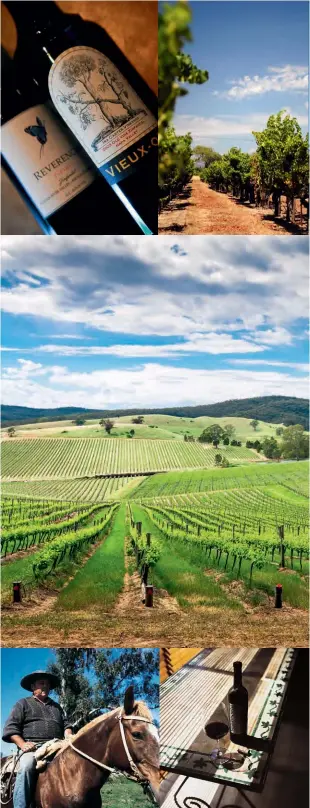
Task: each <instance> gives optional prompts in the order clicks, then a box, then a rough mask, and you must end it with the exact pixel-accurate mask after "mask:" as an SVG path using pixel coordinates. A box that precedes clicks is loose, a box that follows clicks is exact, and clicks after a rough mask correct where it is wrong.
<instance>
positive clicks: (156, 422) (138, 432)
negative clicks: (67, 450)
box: [2, 414, 280, 442]
mask: <svg viewBox="0 0 310 808" xmlns="http://www.w3.org/2000/svg"><path fill="white" fill-rule="evenodd" d="M133 417H134V416H128V415H123V416H120V417H116V418H112V419H111V420H113V421H114V424H115V426H114V429H113V431H112V434H111V438H113V436H114V437H115V436H119V437H125V436H126V435H127V432H128V431H129V430H130V429H134V430H135V438H149V439H152V438H157V439H160V438H162V439H169V440H172V439H176V440H178V439H179V440H180V439H181V440H182V439H183V436H184V433H185V432H190V433H191V434H192V435H194V437H198V436H199V435H200V434H201V432H202V430H203V429H205V428H206V427H208V426H210V424H219V425H220V426H222V427H223V428H225V426H226V425H227V424H232V425H233V426H234V427H235V429H236V435H235V437H236V439H237V440H242V441H243V442H245V441H246V440H253V439H254V440H255V438H258V439H259V440H261V439H263V438H264V437H273V436H276V429H277V428H278V426H280V424H269V423H266V422H264V421H259V423H258V427H257V429H256V431H255V432H254V430H253V428H252V427H251V426H250V419H249V418H226V417H225V418H211V417H209V416H201V417H200V418H180V417H178V416H174V415H156V414H155V415H145V416H144V423H143V424H133V423H132V418H133ZM6 431H7V430H6V429H2V433H3V434H5V433H6ZM16 433H17V437H23V434H26V435H27V433H31V435H34V436H35V437H40V436H41V437H44V436H45V437H55V438H57V437H64V438H66V437H78V438H80V437H99V436H100V435H101V436H102V437H106V432H105V430H104V429H103V427H101V426H100V425H99V418H95V419H87V421H86V423H85V424H84V425H83V426H79V427H78V426H74V424H73V423H72V421H71V420H70V421H69V420H68V421H46V422H45V423H38V424H22V425H21V426H17V427H16ZM135 438H134V439H135Z"/></svg>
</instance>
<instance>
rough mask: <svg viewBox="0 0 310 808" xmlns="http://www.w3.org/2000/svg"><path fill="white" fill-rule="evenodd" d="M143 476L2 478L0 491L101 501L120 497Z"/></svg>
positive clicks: (129, 490) (22, 495)
mask: <svg viewBox="0 0 310 808" xmlns="http://www.w3.org/2000/svg"><path fill="white" fill-rule="evenodd" d="M142 480H144V477H143V476H141V477H125V476H123V477H90V478H89V479H88V478H77V479H72V480H62V479H56V480H32V481H30V482H29V481H25V480H19V481H17V482H11V483H7V482H3V483H2V494H4V495H5V494H8V495H9V496H16V497H32V498H33V497H38V498H39V499H54V498H55V499H57V500H70V499H73V500H74V499H76V500H79V502H102V501H103V500H106V499H108V500H111V499H119V498H120V497H123V496H124V495H127V494H129V493H130V492H131V490H132V489H133V488H134V487H136V486H137V485H139V483H140V482H141V481H142Z"/></svg>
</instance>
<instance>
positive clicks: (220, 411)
mask: <svg viewBox="0 0 310 808" xmlns="http://www.w3.org/2000/svg"><path fill="white" fill-rule="evenodd" d="M78 413H83V415H85V417H87V418H98V419H99V418H105V417H112V418H115V417H117V416H125V417H128V416H130V415H137V414H141V415H156V414H157V413H158V414H160V415H171V416H177V417H179V418H200V417H202V416H209V417H211V418H222V417H225V418H229V419H231V418H232V417H240V418H249V419H252V418H257V419H258V420H261V421H269V422H270V423H274V424H280V423H284V424H285V425H289V424H302V426H304V427H305V429H308V428H309V403H308V401H307V399H305V398H295V397H293V396H292V397H290V396H259V397H257V398H244V399H233V400H231V401H222V402H219V403H217V404H199V405H198V406H195V407H190V406H189V407H186V406H185V407H182V406H181V407H178V406H177V405H176V406H175V407H166V408H164V409H160V410H158V409H156V410H155V409H148V410H141V409H134V408H132V409H130V410H128V409H127V410H125V409H123V410H121V409H115V410H100V411H99V410H91V409H83V408H79V407H60V408H57V409H49V408H48V409H34V408H33V409H32V408H30V407H16V406H11V405H6V404H5V405H2V407H1V420H2V426H3V427H5V426H9V425H10V424H22V423H24V424H25V423H30V422H32V423H34V422H35V421H37V420H38V419H40V420H44V421H55V420H58V421H61V420H70V419H71V420H72V417H73V416H75V415H77V414H78Z"/></svg>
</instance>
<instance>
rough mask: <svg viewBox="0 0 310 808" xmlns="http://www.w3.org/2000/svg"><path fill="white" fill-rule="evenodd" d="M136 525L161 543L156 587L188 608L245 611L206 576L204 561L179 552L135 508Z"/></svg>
mask: <svg viewBox="0 0 310 808" xmlns="http://www.w3.org/2000/svg"><path fill="white" fill-rule="evenodd" d="M132 510H133V515H134V519H135V520H136V521H138V520H140V521H142V525H143V532H150V533H151V535H152V536H155V537H157V538H159V539H160V541H161V543H162V547H163V552H162V554H161V556H160V559H159V561H158V562H157V564H156V567H155V569H154V571H153V574H152V580H153V583H154V585H155V586H157V587H159V588H163V589H166V590H167V592H169V594H170V595H172V596H173V597H175V598H176V599H177V601H178V603H179V604H180V606H182V607H184V608H191V607H195V606H196V607H197V606H215V607H218V608H220V607H221V608H223V607H224V608H230V609H231V608H234V609H239V608H242V606H241V604H239V603H238V602H237V601H236V600H233V599H232V598H229V597H228V596H227V595H226V594H225V592H224V591H223V590H222V588H221V586H220V585H219V584H218V583H217V582H216V580H215V579H214V578H212V577H211V576H208V575H205V572H204V569H203V568H202V565H201V559H200V560H192V559H191V558H190V554H189V553H188V552H186V548H185V546H184V545H183V546H182V547H178V548H177V552H176V547H175V544H174V543H173V542H170V541H168V540H167V539H166V538H165V537H164V536H163V534H162V533H161V531H160V530H159V528H157V526H156V525H154V523H153V522H152V520H151V519H150V518H149V517H148V515H147V514H146V513H145V511H144V510H143V509H142V508H140V507H138V506H137V505H133V508H132Z"/></svg>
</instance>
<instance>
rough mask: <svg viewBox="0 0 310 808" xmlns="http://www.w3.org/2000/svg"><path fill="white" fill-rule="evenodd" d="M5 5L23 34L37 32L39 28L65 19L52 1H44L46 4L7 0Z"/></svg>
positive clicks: (29, 0)
mask: <svg viewBox="0 0 310 808" xmlns="http://www.w3.org/2000/svg"><path fill="white" fill-rule="evenodd" d="M4 5H5V6H6V7H7V9H8V11H9V12H10V14H11V17H13V20H14V22H15V25H16V27H17V29H19V28H21V29H22V30H23V32H24V31H25V29H26V30H28V31H31V30H33V31H35V30H36V29H37V28H38V26H43V27H46V26H48V25H50V24H53V23H57V22H58V21H61V20H62V19H63V17H64V14H63V12H62V11H61V9H60V8H59V7H58V6H57V5H56V3H53V2H51V0H44V3H42V2H41V3H40V2H34V0H27V3H25V2H24V0H23V1H22V0H5V3H4Z"/></svg>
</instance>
